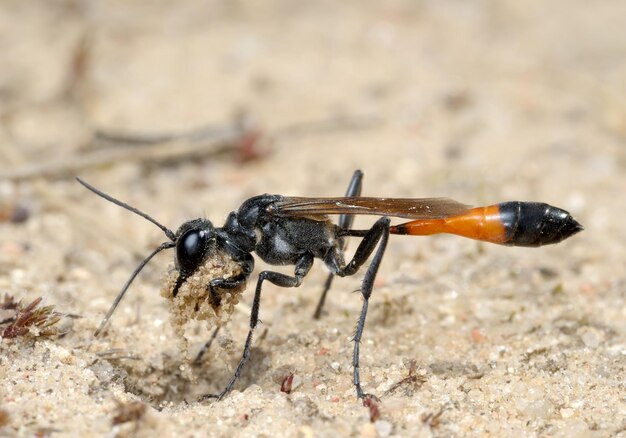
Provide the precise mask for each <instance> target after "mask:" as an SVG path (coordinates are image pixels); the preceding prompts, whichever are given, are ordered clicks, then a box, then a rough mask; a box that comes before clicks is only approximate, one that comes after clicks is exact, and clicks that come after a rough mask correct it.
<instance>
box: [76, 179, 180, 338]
mask: <svg viewBox="0 0 626 438" xmlns="http://www.w3.org/2000/svg"><path fill="white" fill-rule="evenodd" d="M76 181H78V182H79V183H81V184H82V185H83V186H84V187H86V188H87V189H88V190H91V191H92V192H94V193H95V194H96V195H98V196H100V197H101V198H104V199H106V200H107V201H109V202H112V203H113V204H115V205H119V206H120V207H122V208H125V209H126V210H129V211H132V212H133V213H135V214H137V215H139V216H141V217H142V218H144V219H146V220H148V221H150V222H152V223H153V224H154V225H156V226H157V227H159V228H160V229H161V230H163V232H164V233H165V235H166V236H167V238H168V239H170V240H171V242H165V243H162V244H160V245H159V246H158V248H156V249H155V250H154V251H152V252H151V253H150V255H149V256H148V257H146V258H145V259H143V260H142V262H141V263H140V264H139V266H137V268H135V270H134V271H133V273H132V274H131V275H130V277H129V278H128V280H126V283H125V284H124V286H123V287H122V289H121V290H120V291H119V292H118V294H117V296H116V297H115V300H114V301H113V304H111V307H110V308H109V311H108V312H107V313H106V315H105V316H104V319H103V320H102V322H101V323H100V326H99V327H98V329H97V330H96V332H95V333H94V336H96V337H97V336H98V335H99V334H100V333H101V332H102V329H103V328H104V326H105V325H106V323H107V322H108V321H109V319H110V318H111V316H112V315H113V312H115V309H116V308H117V306H118V304H119V303H120V301H122V298H124V295H125V294H126V291H127V290H128V288H129V287H130V285H131V283H132V282H133V280H134V279H135V277H137V274H139V272H141V270H142V269H143V268H144V267H145V266H146V265H147V264H148V262H149V261H150V260H151V259H152V257H154V256H155V255H157V254H158V253H159V252H161V251H163V250H164V249H169V248H173V247H175V246H176V234H174V232H173V231H172V230H170V229H169V228H167V227H166V226H164V225H161V224H160V223H159V222H157V221H156V220H155V219H154V218H152V217H151V216H149V215H147V214H146V213H144V212H142V211H140V210H138V209H136V208H135V207H131V206H130V205H128V204H126V203H125V202H122V201H120V200H118V199H115V198H114V197H112V196H110V195H107V194H106V193H104V192H103V191H101V190H98V189H97V188H95V187H94V186H92V185H91V184H88V183H86V182H85V181H83V180H82V179H80V178H79V177H76Z"/></svg>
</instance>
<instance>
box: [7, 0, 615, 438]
mask: <svg viewBox="0 0 626 438" xmlns="http://www.w3.org/2000/svg"><path fill="white" fill-rule="evenodd" d="M625 21H626V3H624V2H620V1H617V0H607V1H601V2H593V4H592V5H591V3H589V2H587V1H584V0H570V1H565V0H554V1H550V2H545V1H540V0H531V1H524V2H519V1H514V0H510V1H497V2H496V1H489V0H485V1H475V2H459V1H448V0H446V1H391V2H356V1H347V2H346V1H344V2H332V1H322V2H314V3H310V2H297V1H287V0H271V1H263V2H252V1H236V2H231V1H194V0H187V1H181V2H176V4H175V5H174V4H173V2H166V1H158V0H154V1H148V2H146V1H130V2H129V1H126V2H123V1H109V2H105V1H89V2H87V1H85V2H80V1H71V0H64V1H62V0H55V1H50V0H40V1H30V2H24V1H21V0H4V1H3V2H2V3H1V4H0V210H1V212H2V214H0V218H1V219H0V220H1V221H2V222H0V292H2V293H8V294H12V295H14V296H15V297H17V298H20V299H24V300H25V302H29V301H31V300H33V299H35V298H36V297H40V296H41V297H44V300H45V303H46V304H52V305H55V306H56V309H57V310H59V311H61V312H65V313H68V314H74V315H79V316H80V317H81V318H65V319H64V320H63V321H62V322H61V324H62V329H63V332H64V335H63V336H58V337H51V338H37V337H35V338H34V339H32V337H22V338H16V339H3V340H2V342H1V343H0V352H1V353H0V434H1V435H3V436H4V435H6V436H33V434H37V435H41V436H156V435H157V434H159V435H160V436H163V437H165V436H233V435H236V436H272V437H274V436H277V437H278V436H302V437H312V436H319V437H324V436H329V437H330V436H337V435H342V436H366V437H373V436H424V437H428V436H441V437H449V436H498V437H500V436H515V437H518V436H531V437H532V436H555V437H577V436H580V437H587V436H591V437H605V436H626V420H624V419H625V418H626V387H625V381H626V370H625V369H626V324H625V322H624V321H626V304H625V297H626V276H625V274H624V266H625V262H626V250H625V248H626V231H625V230H626V227H624V219H623V217H624V214H625V213H626V197H625V196H624V193H625V192H626V172H625V169H626V147H625V146H626V144H625V142H626V101H625V100H624V98H623V97H624V96H626V81H625V78H626V57H624V53H626V32H624V30H623V23H624V22H625ZM242 120H244V121H246V126H248V127H251V128H248V131H247V132H248V133H249V134H250V133H252V134H255V133H256V134H260V136H257V137H255V138H256V141H254V142H251V141H250V139H251V138H252V136H251V135H248V136H247V137H246V139H243V140H241V139H240V140H238V141H235V142H232V141H230V142H226V143H223V144H225V146H231V147H234V148H235V149H237V151H235V152H226V153H223V152H222V153H212V152H211V151H214V149H215V147H214V141H213V140H211V139H207V138H206V136H205V137H202V138H201V139H200V140H198V139H197V138H195V140H194V139H189V138H186V139H185V140H183V141H174V142H169V143H167V142H166V143H159V144H155V145H151V146H148V147H146V146H145V145H144V146H141V145H140V146H128V145H126V144H122V145H120V144H119V142H117V143H115V142H114V143H104V144H103V142H102V141H95V139H94V133H95V132H96V131H107V132H109V133H110V132H117V133H127V134H137V135H141V136H153V135H161V134H163V133H170V134H171V133H188V132H189V131H190V130H191V131H193V130H195V129H198V128H199V127H206V126H218V127H219V126H221V127H225V130H226V132H230V131H232V126H233V124H234V123H235V122H236V121H239V122H241V121H242ZM237 126H239V125H237ZM222 131H223V130H222ZM220 132H221V131H220ZM226 137H227V138H228V135H226ZM231 137H232V135H231ZM231 139H232V138H231ZM192 140H193V141H192ZM190 145H191V146H190ZM250 145H252V146H253V151H259V150H260V151H261V152H262V153H261V154H260V155H261V156H260V157H257V158H256V159H252V160H242V157H243V158H250V154H249V151H250ZM133 147H135V148H136V150H135V152H133V149H132V148H133ZM151 148H154V149H151ZM137 151H139V152H137ZM146 151H147V152H146ZM159 154H160V155H159ZM168 154H169V155H168ZM164 155H167V156H165V157H164ZM159 157H160V158H159ZM356 168H361V169H363V170H364V171H365V173H366V177H365V187H364V194H367V195H370V196H376V195H379V196H396V197H425V196H449V197H452V198H454V199H458V200H460V201H462V202H465V203H469V204H474V205H481V204H483V205H488V204H491V203H495V202H500V201H504V200H540V201H544V202H548V203H551V204H554V205H557V206H559V207H562V208H564V209H566V210H568V211H570V212H571V213H572V214H573V215H574V217H576V218H577V219H578V220H579V221H580V222H581V223H582V224H584V226H585V228H586V229H585V231H584V232H583V233H581V234H579V235H576V236H575V237H573V238H572V239H570V240H568V241H566V242H564V243H562V244H560V245H556V246H551V247H544V248H539V249H521V248H507V247H499V246H496V245H488V244H479V243H476V242H474V241H469V240H464V239H461V238H457V237H451V236H436V237H429V238H417V237H398V236H395V237H392V239H391V240H390V243H389V247H388V251H387V255H386V257H385V259H384V262H383V265H382V267H381V270H380V274H379V278H378V280H377V283H376V289H375V291H374V295H373V298H372V302H371V306H370V313H369V316H368V321H367V326H366V330H365V335H364V339H363V342H362V356H361V359H362V370H361V375H362V379H363V383H364V386H365V389H366V390H367V391H370V392H373V393H375V394H377V395H378V396H379V397H380V399H381V402H380V405H379V406H378V409H379V411H380V412H379V414H380V416H379V418H378V420H377V421H375V422H371V421H370V417H371V414H375V412H374V410H372V409H367V408H365V407H363V406H362V405H361V403H360V402H359V401H358V400H357V399H356V397H355V393H354V388H353V386H352V368H351V355H352V348H353V344H352V342H351V336H352V334H353V330H354V326H355V322H356V319H357V316H358V312H359V310H360V306H361V299H360V297H359V295H358V294H355V293H352V292H353V291H355V290H356V289H358V287H359V281H360V278H361V277H360V275H357V276H355V277H352V278H345V279H340V280H338V281H336V282H335V284H334V287H333V290H332V293H331V295H330V297H329V300H328V304H327V308H326V313H325V315H324V317H323V318H322V319H321V320H319V321H315V320H313V319H312V317H311V316H312V314H313V310H314V308H315V304H316V302H317V297H318V294H319V292H320V289H321V286H322V284H323V282H324V279H325V276H326V271H325V269H324V268H323V267H322V266H320V264H319V263H317V264H316V266H314V268H313V270H312V272H311V273H310V274H309V276H308V277H307V278H306V281H305V282H304V284H303V285H302V286H301V287H300V288H298V289H293V290H287V289H281V288H278V287H275V286H272V285H267V287H266V288H265V290H264V296H263V300H262V305H261V319H262V320H263V325H262V326H261V327H260V329H259V330H258V334H257V337H256V339H255V342H254V348H253V351H252V359H251V361H250V363H249V364H248V366H247V367H246V368H245V369H244V373H243V376H242V378H241V379H240V381H239V382H238V383H237V384H236V386H235V390H234V391H233V392H232V393H231V394H230V395H229V396H228V397H227V398H226V399H225V400H223V401H221V402H212V401H211V402H203V403H198V402H197V401H196V400H197V399H198V398H199V397H200V396H201V395H203V394H206V393H209V392H215V391H219V390H220V389H222V388H223V386H224V385H225V383H226V381H227V380H228V378H229V377H230V375H231V373H232V371H233V368H234V366H235V365H236V363H237V360H238V358H239V357H240V354H241V348H242V345H243V340H244V338H245V333H246V328H247V319H248V311H249V306H250V302H251V297H252V294H251V289H252V287H253V285H254V279H255V275H256V272H258V271H259V270H261V269H266V268H267V266H266V265H264V264H263V263H261V262H260V261H259V262H257V266H256V270H255V274H254V275H253V276H252V277H251V281H250V284H249V287H248V291H247V292H246V293H245V294H244V295H243V300H242V302H241V303H240V304H239V306H238V309H239V310H240V311H236V312H235V313H234V314H233V318H232V320H231V322H230V323H229V325H228V326H226V327H225V329H224V330H223V331H222V332H221V333H220V334H219V335H218V337H217V339H216V342H215V344H214V345H213V346H212V348H211V349H210V351H209V352H208V353H207V355H206V357H205V360H204V362H203V363H202V365H201V366H198V367H194V366H190V365H189V362H188V360H186V359H185V357H184V356H185V355H184V354H182V353H181V351H180V348H179V347H180V345H181V342H180V340H179V339H178V338H177V337H176V335H175V334H174V331H173V329H172V327H171V325H170V324H169V322H168V321H169V316H168V306H167V302H166V300H165V299H164V298H162V297H160V295H159V290H160V289H161V285H162V282H163V279H164V277H165V276H166V274H167V269H168V266H169V264H170V263H171V262H172V254H171V252H170V253H167V254H162V255H159V256H157V257H156V258H155V261H154V262H153V263H152V264H151V265H150V266H149V267H148V268H146V270H145V271H144V272H143V273H142V274H141V275H140V276H139V278H138V279H137V281H136V282H135V284H134V285H133V286H132V289H131V290H130V292H129V294H128V296H127V298H126V299H125V300H124V301H123V302H122V304H121V306H120V308H119V309H118V312H117V313H116V314H115V316H114V317H113V319H112V320H111V324H110V326H109V328H108V330H107V331H106V332H105V333H104V335H103V336H101V337H100V338H97V339H94V336H93V333H94V330H95V328H96V327H97V326H98V324H99V323H100V320H101V319H102V317H103V315H104V312H105V311H106V310H107V309H108V307H109V305H110V303H111V301H112V299H113V298H114V296H115V294H116V293H117V291H118V290H119V288H120V287H121V285H122V284H123V283H124V282H125V280H126V279H127V278H128V276H129V274H130V273H131V272H132V270H133V269H134V267H135V266H137V264H138V263H139V261H140V260H141V258H142V257H143V256H145V255H147V254H148V253H149V252H150V251H151V250H152V249H153V248H155V247H156V246H157V245H158V244H159V243H161V242H163V241H164V240H165V237H164V236H163V235H162V233H161V231H159V230H158V229H157V228H155V227H154V226H153V225H152V224H150V223H148V222H146V221H144V220H142V219H140V218H138V217H137V216H135V215H133V214H131V213H129V212H127V211H124V210H122V209H120V208H119V207H116V206H114V205H112V204H109V203H107V202H105V201H104V200H102V199H100V198H98V197H96V196H94V195H93V194H91V193H89V192H88V191H86V190H85V189H84V188H82V187H81V186H79V185H78V184H77V183H76V182H75V181H74V180H73V176H74V175H80V176H82V177H83V178H85V179H86V180H88V181H90V182H91V183H92V184H94V185H96V186H98V187H100V188H101V189H103V190H105V191H107V192H109V193H111V194H113V195H115V196H117V197H119V198H120V199H123V200H125V201H126V202H129V203H130V204H132V205H134V206H136V207H138V208H140V209H142V210H144V211H146V212H148V213H149V214H151V215H153V216H154V217H155V218H157V219H158V220H159V221H161V222H162V223H164V224H166V225H168V226H169V227H171V228H174V229H175V228H176V227H177V226H178V225H179V224H181V223H182V222H184V221H185V220H187V219H190V218H194V217H202V216H206V217H208V218H211V219H212V220H213V221H214V222H215V223H216V225H221V222H222V221H223V220H224V218H225V217H226V215H227V214H228V212H229V211H231V210H233V209H236V208H237V207H238V206H239V205H240V204H241V202H243V201H244V200H245V199H247V198H248V197H250V196H253V195H256V194H259V193H282V194H291V195H303V196H333V195H340V194H343V192H344V191H345V187H346V185H347V183H348V180H349V178H350V175H351V174H352V172H353V170H354V169H356ZM16 209H17V210H16ZM20 209H22V210H24V211H25V214H26V216H27V218H26V220H25V221H23V222H20V223H14V222H12V221H11V217H12V216H13V219H16V218H15V217H14V216H15V214H14V213H15V212H16V211H17V212H18V213H19V211H20ZM18 216H19V215H18ZM371 223H372V218H359V219H358V220H357V223H356V226H357V227H366V226H368V224H371ZM355 243H356V242H353V243H352V244H351V245H350V249H352V250H353V249H354V248H355V247H356V245H355ZM279 270H280V271H281V272H290V268H289V267H284V268H279ZM209 335H210V332H209V331H208V330H207V329H206V328H205V327H204V326H203V325H201V324H198V325H197V326H193V327H191V329H190V330H188V341H189V348H190V350H189V353H188V355H190V356H193V354H195V352H197V351H198V350H199V348H200V347H201V345H202V344H203V343H204V341H206V340H207V339H208V337H209ZM412 365H414V366H413V368H414V370H413V374H412V375H413V376H414V377H413V378H410V379H406V380H403V379H405V378H406V377H407V376H408V375H409V372H410V370H411V368H412ZM290 372H293V373H294V382H293V390H292V392H291V394H285V393H283V392H281V391H280V387H281V382H282V381H283V379H284V378H285V377H286V376H287V375H288V374H289V373H290ZM398 382H402V384H400V385H398V384H397V383H398ZM124 412H125V413H126V414H128V418H126V419H125V418H121V417H120V415H121V414H124ZM133 413H135V415H134V416H133ZM124 420H130V421H124ZM114 423H120V424H114Z"/></svg>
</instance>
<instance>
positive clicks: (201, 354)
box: [193, 325, 220, 365]
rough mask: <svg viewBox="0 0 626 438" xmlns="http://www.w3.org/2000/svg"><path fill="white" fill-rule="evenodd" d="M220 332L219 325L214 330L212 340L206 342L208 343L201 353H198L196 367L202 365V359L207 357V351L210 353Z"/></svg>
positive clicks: (194, 362) (195, 361)
mask: <svg viewBox="0 0 626 438" xmlns="http://www.w3.org/2000/svg"><path fill="white" fill-rule="evenodd" d="M219 331H220V326H219V325H218V326H217V327H215V330H213V334H212V335H211V338H210V339H209V340H208V341H206V343H205V344H204V345H203V346H202V348H201V349H200V351H198V355H197V356H196V358H195V359H194V360H193V364H194V365H200V362H202V357H203V356H204V355H205V353H206V352H207V351H209V348H211V344H212V343H213V341H214V340H215V338H216V337H217V333H218V332H219Z"/></svg>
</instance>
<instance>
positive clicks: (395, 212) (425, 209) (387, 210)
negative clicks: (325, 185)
mask: <svg viewBox="0 0 626 438" xmlns="http://www.w3.org/2000/svg"><path fill="white" fill-rule="evenodd" d="M469 209H470V207H469V206H468V205H465V204H461V203H460V202H457V201H454V200H452V199H449V198H367V197H360V196H359V197H342V198H300V197H285V198H283V200H282V201H278V202H276V203H274V204H273V205H272V207H271V208H270V212H271V213H272V214H274V215H276V216H283V217H301V216H311V215H327V214H372V215H378V216H394V217H402V218H407V219H436V218H444V217H450V216H456V215H459V214H462V213H464V212H466V211H467V210H469Z"/></svg>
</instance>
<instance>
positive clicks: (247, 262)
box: [193, 254, 254, 365]
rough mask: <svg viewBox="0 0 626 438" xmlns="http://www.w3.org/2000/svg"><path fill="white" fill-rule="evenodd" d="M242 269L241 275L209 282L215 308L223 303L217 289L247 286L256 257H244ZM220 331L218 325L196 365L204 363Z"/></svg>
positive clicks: (204, 346)
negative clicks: (205, 356)
mask: <svg viewBox="0 0 626 438" xmlns="http://www.w3.org/2000/svg"><path fill="white" fill-rule="evenodd" d="M241 267H242V272H241V274H239V275H236V276H234V277H230V278H215V279H213V280H211V281H210V282H209V284H208V286H207V287H208V288H209V296H210V297H211V304H212V305H213V307H219V306H220V303H221V301H222V299H221V297H220V295H219V293H218V292H217V289H238V288H240V287H243V286H245V284H246V282H247V281H248V277H249V276H250V274H251V273H252V270H253V269H254V257H252V256H251V255H250V254H247V255H246V256H245V257H243V258H242V260H241ZM219 330H220V326H219V325H218V326H217V327H215V330H214V331H213V334H212V335H211V338H210V339H209V340H208V341H207V342H206V343H205V344H204V345H203V346H202V348H201V349H200V351H199V352H198V354H197V356H196V358H195V359H194V361H193V363H194V364H195V365H199V364H200V362H201V361H202V357H203V356H204V355H205V354H206V352H207V351H209V348H210V347H211V344H212V343H213V340H214V339H215V338H216V337H217V333H218V332H219Z"/></svg>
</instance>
